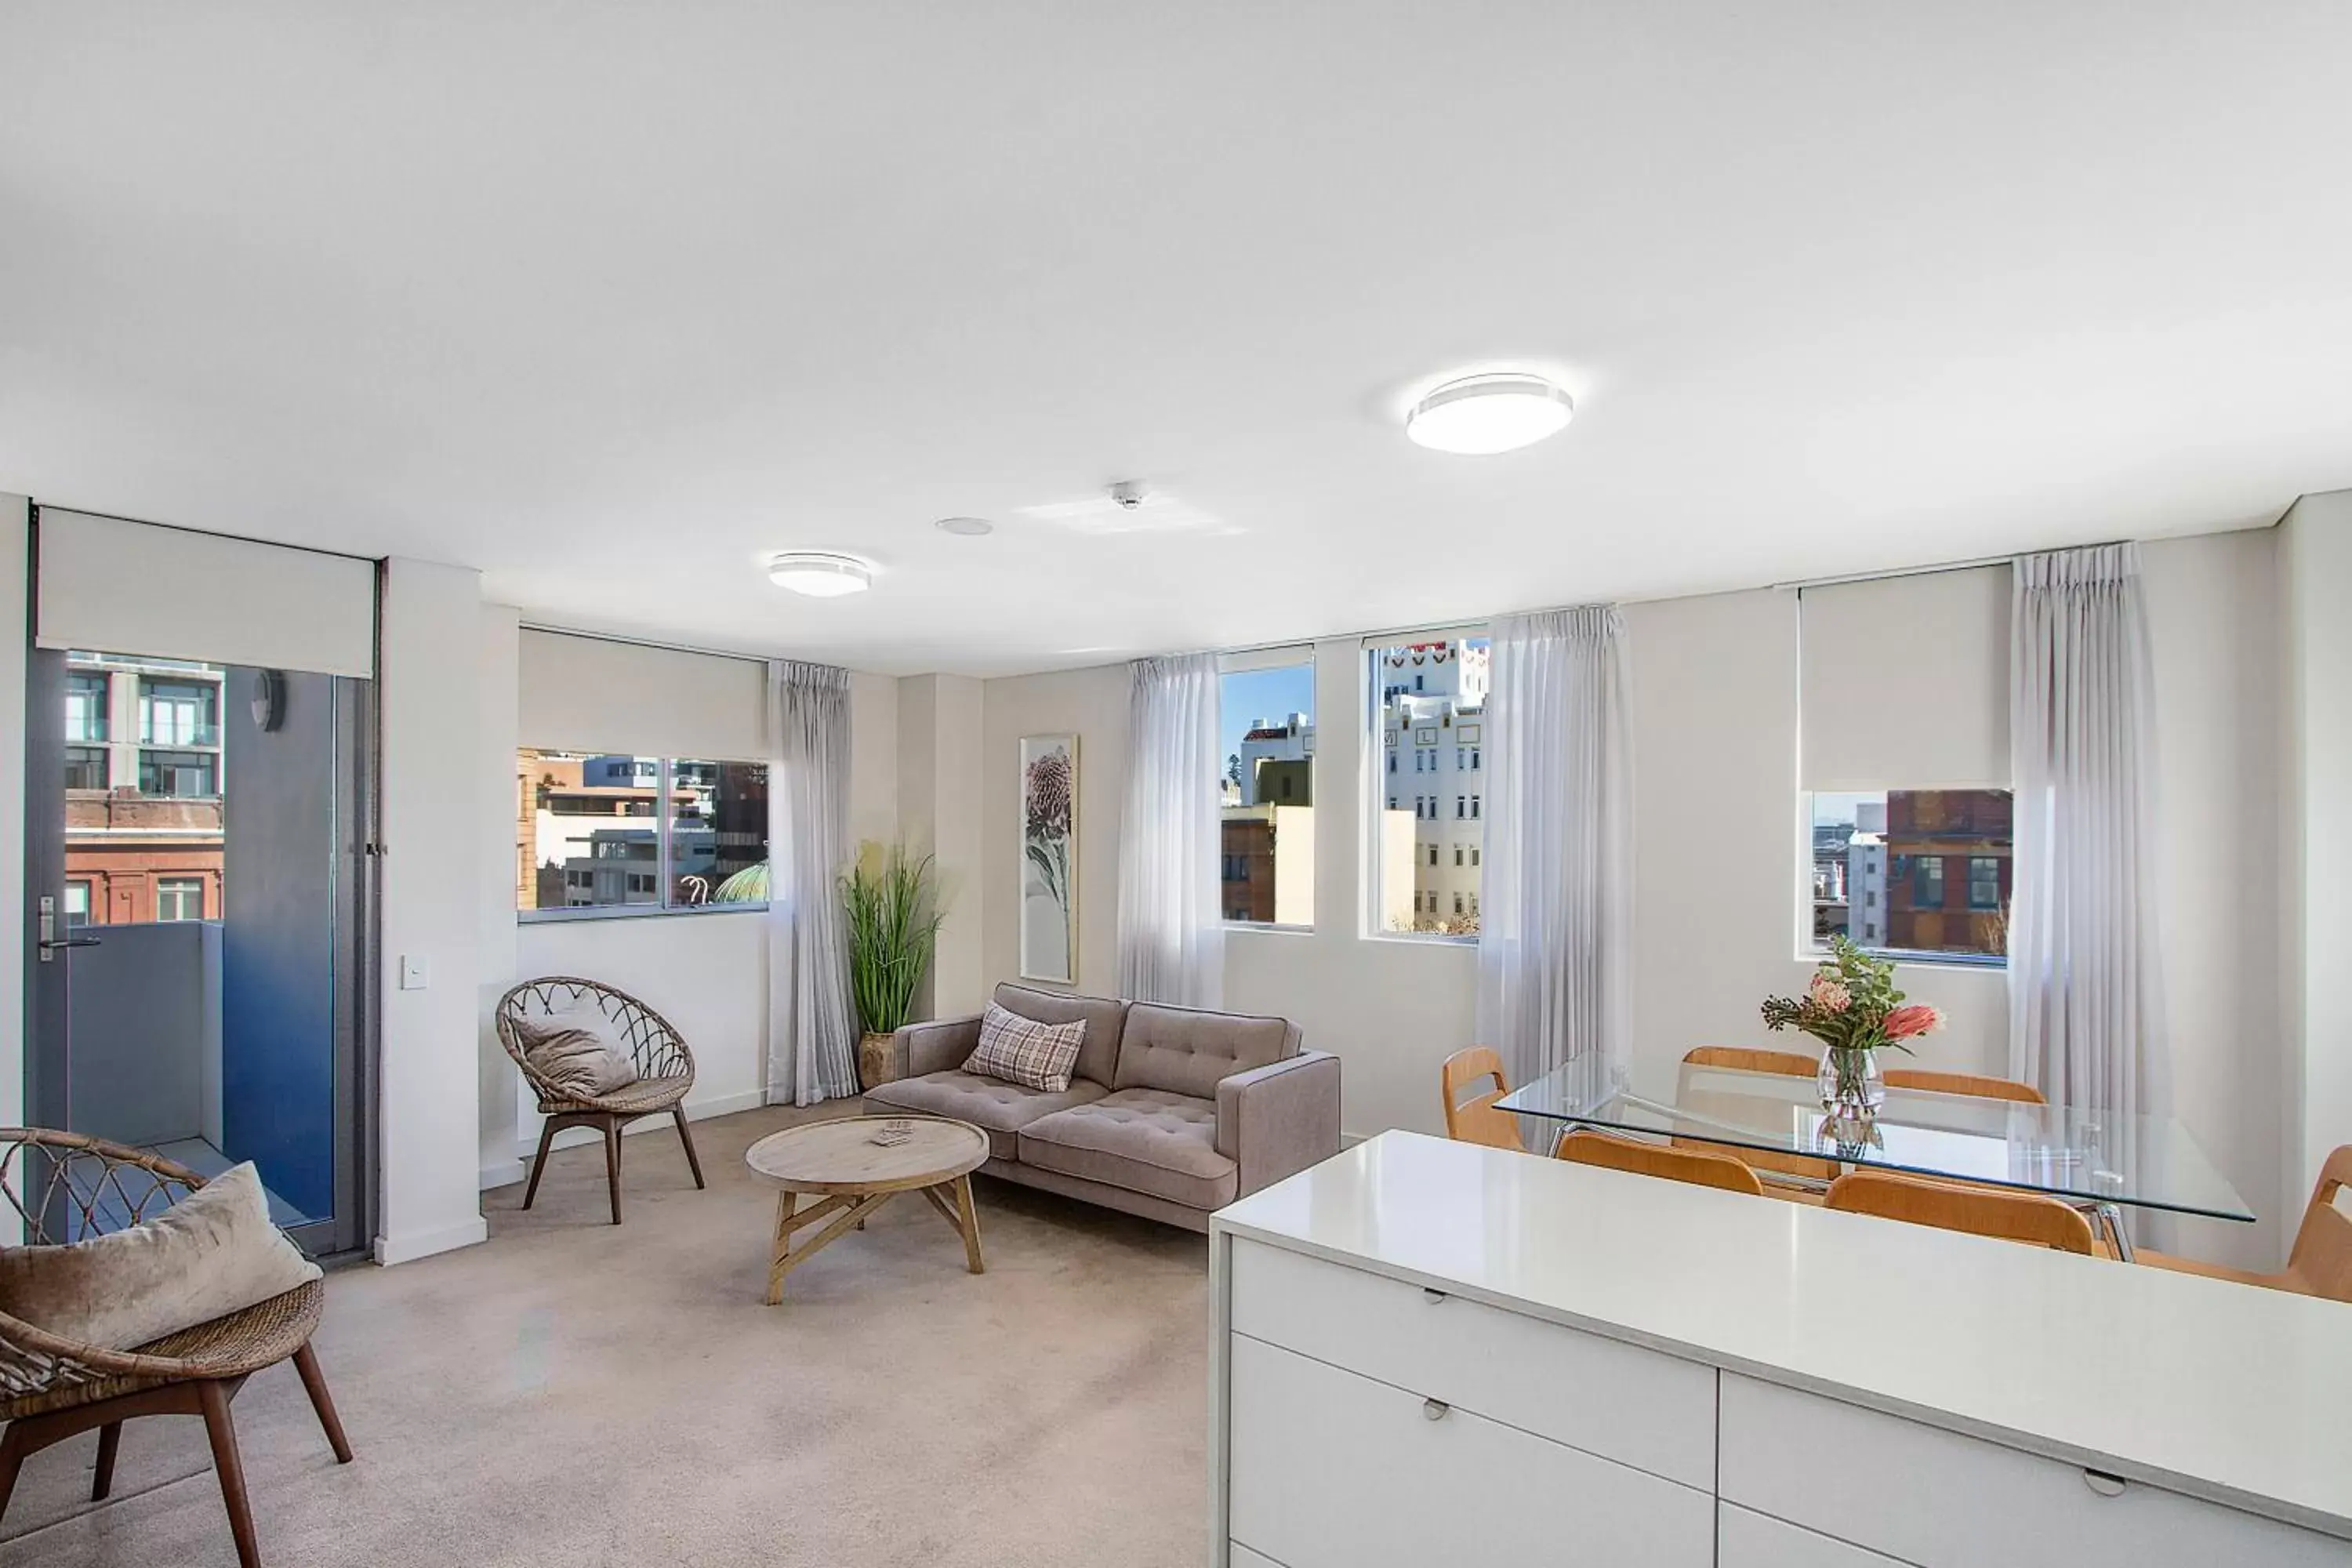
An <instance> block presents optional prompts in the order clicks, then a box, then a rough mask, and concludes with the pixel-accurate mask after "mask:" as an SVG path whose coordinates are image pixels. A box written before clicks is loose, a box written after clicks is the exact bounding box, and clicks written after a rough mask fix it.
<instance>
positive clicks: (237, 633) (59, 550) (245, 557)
mask: <svg viewBox="0 0 2352 1568" xmlns="http://www.w3.org/2000/svg"><path fill="white" fill-rule="evenodd" d="M39 540H40V544H39V550H40V554H39V575H38V580H37V584H36V589H35V609H34V632H33V640H34V642H35V643H36V644H37V646H39V647H52V648H76V647H79V648H89V649H92V650H95V651H98V652H102V653H129V654H143V655H145V656H146V657H148V658H185V659H194V660H197V661H199V662H202V663H205V664H242V665H254V666H258V667H260V668H265V669H299V670H309V671H311V672H313V673H316V674H320V675H350V676H358V677H360V678H362V679H369V678H372V677H373V675H374V674H375V563H373V561H362V560H358V559H356V558H355V557H352V556H349V555H330V554H327V553H325V552H321V551H317V550H297V549H294V548H291V547H289V546H287V545H282V544H262V543H257V542H255V541H253V540H249V539H230V538H227V537H226V536H224V535H221V534H217V533H196V532H193V531H189V530H187V529H181V528H160V527H157V526H156V525H154V524H152V523H145V522H126V521H123V520H122V519H121V518H118V517H95V516H92V515H90V514H89V513H87V512H78V511H59V510H55V509H53V508H49V507H43V508H42V509H41V512H40V534H39Z"/></svg>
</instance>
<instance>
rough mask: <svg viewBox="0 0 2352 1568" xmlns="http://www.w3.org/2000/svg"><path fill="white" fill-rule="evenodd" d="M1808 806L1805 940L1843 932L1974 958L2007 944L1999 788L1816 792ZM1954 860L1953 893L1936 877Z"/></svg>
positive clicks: (2010, 817)
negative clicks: (1962, 888) (1961, 880)
mask: <svg viewBox="0 0 2352 1568" xmlns="http://www.w3.org/2000/svg"><path fill="white" fill-rule="evenodd" d="M1808 813H1809V816H1810V817H1811V844H1810V846H1809V854H1808V856H1807V861H1806V865H1805V868H1804V871H1803V876H1804V878H1805V880H1806V883H1807V885H1808V894H1809V902H1810V907H1811V911H1812V926H1811V942H1812V945H1814V946H1815V947H1821V946H1824V945H1826V944H1827V943H1828V942H1829V939H1830V938H1831V937H1832V936H1838V935H1843V936H1847V937H1849V938H1851V939H1852V940H1853V942H1854V943H1855V944H1856V945H1857V946H1860V947H1864V948H1866V949H1869V950H1871V951H1872V952H1883V953H1888V954H1892V955H1894V956H1895V957H1898V958H1902V957H1916V958H1929V959H1938V960H1943V961H1947V962H1958V963H1999V962H2000V960H2001V958H2002V956H2003V955H2004V954H2005V953H2006V952H2008V950H2009V885H2010V883H2009V869H2010V864H2011V852H2012V847H2013V823H2014V810H2013V806H2012V802H2011V797H2010V792H2009V791H2007V790H2000V789H1944V790H1886V791H1883V792H1875V791H1874V792H1865V793H1853V792H1828V791H1823V792H1817V793H1815V794H1814V795H1811V797H1810V805H1809V807H1808ZM1964 868H1965V874H1966V877H1967V879H1968V880H1967V883H1966V890H1967V896H1966V899H1965V900H1959V899H1955V898H1952V897H1950V896H1948V892H1947V889H1946V888H1945V879H1946V877H1947V876H1950V877H1954V878H1957V877H1959V876H1961V875H1962V874H1963V870H1964Z"/></svg>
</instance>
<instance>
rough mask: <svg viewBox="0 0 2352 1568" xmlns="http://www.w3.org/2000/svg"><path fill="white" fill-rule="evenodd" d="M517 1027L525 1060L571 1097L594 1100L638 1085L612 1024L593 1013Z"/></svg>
mask: <svg viewBox="0 0 2352 1568" xmlns="http://www.w3.org/2000/svg"><path fill="white" fill-rule="evenodd" d="M600 1026H601V1027H600ZM514 1028H515V1034H516V1036H517V1037H519V1038H520V1040H521V1041H522V1054H523V1058H524V1059H525V1060H526V1061H528V1062H530V1065H531V1066H532V1067H533V1068H536V1069H538V1071H539V1072H540V1073H541V1076H543V1077H544V1078H546V1079H547V1080H548V1081H549V1082H550V1083H552V1084H554V1085H555V1086H556V1087H557V1088H558V1089H562V1090H563V1091H564V1092H565V1093H567V1094H577V1095H582V1096H585V1097H590V1098H593V1097H594V1096H597V1095H604V1094H610V1093H612V1092H613V1091H614V1089H621V1088H624V1087H625V1086H626V1085H629V1084H632V1083H635V1082H636V1081H637V1066H636V1063H635V1062H634V1061H632V1060H630V1059H629V1053H628V1052H627V1051H625V1050H623V1049H621V1048H620V1047H619V1045H618V1044H617V1043H616V1039H615V1036H614V1030H613V1027H612V1024H611V1021H610V1020H609V1019H607V1018H605V1017H604V1016H603V1015H601V1014H599V1013H597V1012H596V1011H595V1010H594V1009H593V1008H590V1009H587V1010H584V1011H582V1012H574V1013H550V1014H549V1015H548V1016H546V1017H544V1018H518V1019H516V1020H515V1026H514Z"/></svg>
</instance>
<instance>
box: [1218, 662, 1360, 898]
mask: <svg viewBox="0 0 2352 1568" xmlns="http://www.w3.org/2000/svg"><path fill="white" fill-rule="evenodd" d="M1217 686H1218V691H1217V696H1218V713H1217V723H1218V735H1219V739H1220V740H1221V741H1222V742H1223V745H1222V747H1221V750H1222V751H1223V754H1224V758H1225V773H1224V778H1223V782H1222V784H1221V786H1220V788H1221V797H1220V798H1221V810H1220V816H1221V818H1222V820H1221V821H1220V823H1219V825H1218V837H1219V869H1220V870H1221V872H1222V873H1223V884H1224V890H1223V894H1222V895H1221V897H1220V899H1219V904H1220V907H1221V908H1223V910H1224V915H1225V919H1227V920H1228V921H1234V922H1235V923H1237V924H1248V925H1281V926H1312V925H1313V924H1314V923H1315V666H1314V664H1313V662H1312V660H1311V658H1310V657H1309V655H1308V654H1307V651H1306V650H1304V649H1297V648H1286V649H1282V650H1278V651H1276V652H1272V653H1253V654H1235V655H1232V656H1230V657H1229V658H1227V659H1226V661H1225V663H1224V667H1223V669H1222V670H1221V671H1220V672H1219V674H1218V678H1217ZM1389 771H1390V772H1391V773H1393V772H1395V771H1397V768H1396V753H1395V752H1393V751H1391V752H1390V753H1389ZM1390 804H1391V806H1393V805H1394V804H1395V802H1394V801H1393V800H1391V802H1390Z"/></svg>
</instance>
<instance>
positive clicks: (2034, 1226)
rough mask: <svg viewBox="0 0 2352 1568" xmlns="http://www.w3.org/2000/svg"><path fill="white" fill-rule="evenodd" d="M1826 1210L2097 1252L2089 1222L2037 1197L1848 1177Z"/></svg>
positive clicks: (1904, 1179)
mask: <svg viewBox="0 0 2352 1568" xmlns="http://www.w3.org/2000/svg"><path fill="white" fill-rule="evenodd" d="M1829 1206H1830V1207H1831V1208H1833V1209H1843V1210H1844V1211H1846V1212H1847V1213H1848V1214H1867V1215H1877V1216H1878V1217H1879V1218H1881V1219H1899V1220H1907V1221H1908V1222H1910V1223H1911V1224H1913V1225H1932V1226H1940V1227H1941V1228H1943V1229H1945V1230H1965V1231H1969V1232H1972V1233H1973V1234H1975V1235H1978V1236H1990V1237H2000V1238H2001V1239H2003V1240H2006V1241H2022V1242H2026V1243H2029V1244H2031V1245H2032V1246H2035V1247H2052V1248H2054V1249H2055V1250H2057V1251H2060V1252H2079V1253H2081V1254H2082V1255H2083V1256H2084V1257H2085V1258H2089V1257H2093V1256H2095V1254H2096V1252H2097V1248H2096V1247H2095V1245H2094V1243H2093V1239H2092V1237H2091V1222H2090V1221H2089V1220H2086V1219H2084V1217H2083V1216H2082V1215H2081V1214H2080V1213H2079V1212H2078V1211H2076V1210H2074V1209H2071V1208H2069V1207H2067V1206H2066V1205H2064V1204H2062V1203H2060V1202H2059V1201H2058V1200H2057V1199H2056V1198H2052V1197H2044V1196H2042V1194H2039V1193H2016V1192H2010V1191H2007V1190H2005V1189H2002V1188H1998V1187H1979V1186H1962V1185H1959V1184H1956V1183H1948V1182H1937V1181H1930V1180H1928V1179H1927V1178H1926V1177H1923V1176H1906V1175H1898V1174H1896V1173H1895V1172H1893V1171H1848V1172H1847V1173H1845V1174H1844V1175H1843V1176H1840V1177H1839V1178H1838V1179H1837V1180H1836V1181H1834V1182H1832V1183H1831V1184H1830V1197H1829Z"/></svg>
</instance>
